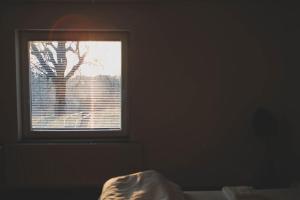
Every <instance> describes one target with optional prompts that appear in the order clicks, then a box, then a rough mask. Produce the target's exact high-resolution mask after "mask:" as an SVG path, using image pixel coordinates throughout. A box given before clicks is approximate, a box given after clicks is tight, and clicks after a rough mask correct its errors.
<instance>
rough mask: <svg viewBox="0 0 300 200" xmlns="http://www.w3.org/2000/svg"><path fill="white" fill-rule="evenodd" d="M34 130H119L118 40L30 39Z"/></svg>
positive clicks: (119, 67)
mask: <svg viewBox="0 0 300 200" xmlns="http://www.w3.org/2000/svg"><path fill="white" fill-rule="evenodd" d="M28 50H29V55H30V85H31V88H30V90H31V91H30V93H31V128H32V130H77V129H78V130H93V129H114V130H115V129H117V130H120V129H121V42H120V41H30V42H29V48H28Z"/></svg>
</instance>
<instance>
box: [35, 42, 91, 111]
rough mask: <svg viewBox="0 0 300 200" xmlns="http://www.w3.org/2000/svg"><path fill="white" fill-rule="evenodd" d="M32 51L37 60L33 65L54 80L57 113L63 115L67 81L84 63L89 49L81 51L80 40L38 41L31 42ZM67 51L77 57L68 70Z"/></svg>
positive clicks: (39, 71)
mask: <svg viewBox="0 0 300 200" xmlns="http://www.w3.org/2000/svg"><path fill="white" fill-rule="evenodd" d="M30 53H31V55H33V56H34V57H35V58H36V61H37V62H36V63H32V66H31V67H34V68H35V69H36V70H37V71H38V73H40V74H43V75H44V76H45V77H46V78H47V79H51V80H52V83H53V85H54V88H55V101H56V104H55V109H54V113H55V115H63V114H64V113H65V104H66V102H65V99H66V83H67V81H68V80H69V79H70V78H71V77H72V76H73V75H74V73H75V72H76V71H77V69H79V68H80V66H81V65H82V64H83V63H84V59H85V56H86V54H87V51H85V52H84V53H82V52H80V50H79V42H66V41H55V42H52V41H38V42H30ZM67 53H72V54H73V56H75V57H76V58H77V59H76V60H77V63H76V64H74V65H73V66H72V67H71V69H68V72H66V69H67Z"/></svg>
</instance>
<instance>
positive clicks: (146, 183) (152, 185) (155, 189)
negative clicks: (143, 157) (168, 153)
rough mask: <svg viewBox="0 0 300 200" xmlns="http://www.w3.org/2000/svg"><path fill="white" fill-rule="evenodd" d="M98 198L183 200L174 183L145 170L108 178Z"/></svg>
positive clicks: (179, 190) (181, 193) (107, 199)
mask: <svg viewBox="0 0 300 200" xmlns="http://www.w3.org/2000/svg"><path fill="white" fill-rule="evenodd" d="M99 200H184V194H183V192H182V191H181V189H180V188H179V186H178V185H176V184H175V183H173V182H171V181H169V180H167V179H166V178H165V177H163V176H162V175H161V174H159V173H158V172H156V171H154V170H147V171H143V172H138V173H134V174H130V175H126V176H118V177H114V178H111V179H109V180H108V181H106V182H105V184H104V185H103V188H102V193H101V196H100V198H99Z"/></svg>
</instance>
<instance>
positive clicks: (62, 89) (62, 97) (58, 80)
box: [53, 77, 66, 116]
mask: <svg viewBox="0 0 300 200" xmlns="http://www.w3.org/2000/svg"><path fill="white" fill-rule="evenodd" d="M53 83H54V87H55V97H56V104H55V115H56V116H61V115H64V114H65V104H66V80H65V79H64V77H55V79H54V82H53Z"/></svg>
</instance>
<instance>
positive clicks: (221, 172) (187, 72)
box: [0, 2, 290, 189]
mask: <svg viewBox="0 0 300 200" xmlns="http://www.w3.org/2000/svg"><path fill="white" fill-rule="evenodd" d="M1 10H2V12H1V46H2V47H3V48H1V54H0V55H1V71H2V72H1V73H0V80H1V84H0V85H1V91H2V92H5V95H1V100H2V101H3V103H2V104H1V112H2V124H1V135H0V143H1V144H4V145H6V146H5V148H4V149H6V150H5V155H6V157H5V159H6V162H5V163H6V165H5V167H6V171H5V177H6V183H7V184H9V185H20V184H21V185H27V186H30V185H55V186H58V185H97V181H96V178H95V177H93V173H95V174H97V176H98V178H99V185H101V184H102V182H103V179H104V178H103V177H105V178H106V176H107V174H109V175H119V174H122V173H125V172H133V171H137V170H141V169H156V170H158V171H160V172H161V173H163V174H164V175H166V176H167V177H168V178H170V179H171V180H173V181H175V182H176V183H178V184H179V185H181V186H182V187H183V188H185V189H201V188H217V187H220V186H222V185H254V186H257V187H263V186H270V185H273V186H276V185H282V184H286V183H287V182H289V179H288V173H287V172H288V170H289V164H288V162H289V161H290V160H289V158H288V160H286V159H287V157H286V155H287V152H288V151H289V150H288V146H289V142H290V140H289V139H288V137H286V135H284V134H282V132H284V130H285V124H284V123H281V122H282V121H284V112H283V110H284V100H283V98H284V97H283V93H284V92H283V90H284V88H285V87H284V84H283V83H284V73H283V72H282V71H283V69H282V67H283V64H282V63H283V62H282V59H283V58H282V52H281V45H282V40H283V39H282V38H283V37H282V33H283V30H284V23H285V22H284V20H285V18H284V14H281V15H278V12H277V11H278V10H281V5H277V6H269V5H268V6H265V5H262V4H259V5H254V4H253V5H252V4H249V5H233V4H214V3H196V2H194V3H192V2H190V3H183V2H182V3H127V4H126V3H120V4H118V3H112V4H109V3H104V4H100V3H99V4H75V3H73V4H67V3H62V4H47V3H44V4H42V3H40V4H38V3H36V4H25V3H23V4H8V5H1ZM74 18H75V20H74ZM62 19H65V21H64V22H63V23H62ZM53 27H54V28H72V29H73V28H75V29H76V28H92V29H126V30H129V31H130V40H129V68H128V72H129V73H128V80H129V85H128V93H129V100H130V101H129V104H130V108H129V110H130V124H129V127H130V128H129V132H130V136H131V138H130V141H134V144H132V145H136V143H137V144H139V145H141V146H142V149H143V151H142V150H137V151H139V152H135V151H130V150H128V151H126V152H128V153H125V154H123V155H122V159H121V158H120V159H114V161H111V160H110V159H105V160H103V158H107V157H109V155H110V153H109V152H110V151H111V150H109V148H111V149H112V151H113V152H114V154H112V155H111V156H115V157H118V155H117V153H116V152H118V150H116V151H114V150H113V149H115V148H121V147H118V145H117V144H111V146H110V147H105V148H108V150H106V151H105V152H104V151H102V150H101V148H102V145H104V144H102V143H98V144H96V145H97V150H95V151H96V152H99V158H98V160H97V159H95V158H96V157H97V156H96V155H95V151H94V150H91V149H93V148H90V145H91V144H89V143H82V144H81V145H83V146H84V148H87V149H89V150H90V151H86V152H87V153H86V154H91V153H92V154H93V156H91V157H92V158H93V159H95V160H93V161H91V162H90V165H93V164H95V165H97V166H100V165H101V164H100V163H101V162H105V163H106V165H105V166H106V167H104V168H102V169H101V171H100V172H99V171H97V169H96V168H89V167H86V166H85V165H84V162H83V161H85V159H84V158H85V154H83V153H82V152H81V151H82V149H80V148H79V149H78V148H77V146H76V145H78V144H60V145H59V147H57V145H55V144H50V145H49V144H47V145H45V144H38V145H36V146H35V145H32V144H27V145H29V146H30V147H29V149H30V151H32V153H30V151H27V152H25V153H24V152H23V151H22V150H20V149H22V148H23V147H24V145H22V144H21V143H20V142H17V114H16V113H17V107H16V99H17V98H16V63H15V46H14V39H15V38H14V30H15V29H26V28H36V29H51V28H53ZM2 94H4V93H2ZM258 106H262V107H264V108H267V109H269V110H271V112H272V113H273V114H274V116H275V117H276V118H278V120H279V124H280V126H279V129H280V134H278V135H277V136H272V137H271V139H270V138H269V141H271V142H270V143H271V145H269V146H268V145H266V140H264V139H262V137H261V136H257V135H255V134H254V131H253V128H252V125H251V120H252V117H253V113H254V112H255V110H256V108H257V107H258ZM268 144H269V143H268ZM7 145H8V146H7ZM25 146H26V145H25ZM128 146H131V142H129V143H128ZM27 147H28V146H26V147H25V148H27ZM126 148H127V147H126ZM128 148H131V149H132V147H128ZM57 149H59V152H57V151H58V150H57ZM270 149H271V150H270ZM18 151H19V153H18ZM22 152H23V153H22ZM36 152H40V153H36ZM20 154H22V155H20ZM70 154H71V155H72V156H70ZM139 154H142V156H141V157H142V158H140V157H139V156H140V155H139ZM57 155H59V156H57ZM76 155H79V157H77V159H74V157H76ZM29 158H30V159H29ZM49 158H50V160H51V162H53V163H59V162H62V161H64V163H65V165H63V164H56V165H54V168H51V166H47V165H46V164H43V165H42V164H40V165H42V166H43V167H44V168H43V169H40V168H39V167H37V166H36V164H37V163H47V161H49ZM124 158H128V160H131V161H132V160H135V161H136V163H134V162H129V161H128V162H129V163H127V162H126V161H125V162H124ZM20 159H21V160H20ZM68 163H72V164H73V165H75V166H83V167H82V171H81V172H82V174H85V173H86V177H85V178H83V179H81V178H80V177H79V178H76V177H75V178H74V177H72V174H75V175H77V176H79V173H78V170H79V168H80V167H76V168H75V169H74V168H73V167H71V166H70V165H69V164H68ZM141 163H142V164H141ZM116 164H117V165H121V166H122V165H125V166H126V167H125V169H126V170H124V171H121V170H120V168H115V167H113V165H116ZM14 165H18V167H16V166H14ZM40 165H38V166H40ZM110 165H111V166H112V168H110V167H109V166H110ZM271 166H273V167H271ZM24 167H26V169H28V170H30V169H34V170H32V171H31V172H30V173H31V176H28V175H24V174H25V173H26V170H24ZM52 167H53V166H52ZM47 171H50V172H51V173H52V174H51V176H52V178H50V179H49V176H50V175H47ZM66 173H67V175H66V176H64V174H66ZM16 174H17V175H16ZM101 174H103V177H100V176H101ZM270 177H275V178H274V179H275V180H273V179H271V178H270ZM82 180H84V181H82Z"/></svg>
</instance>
